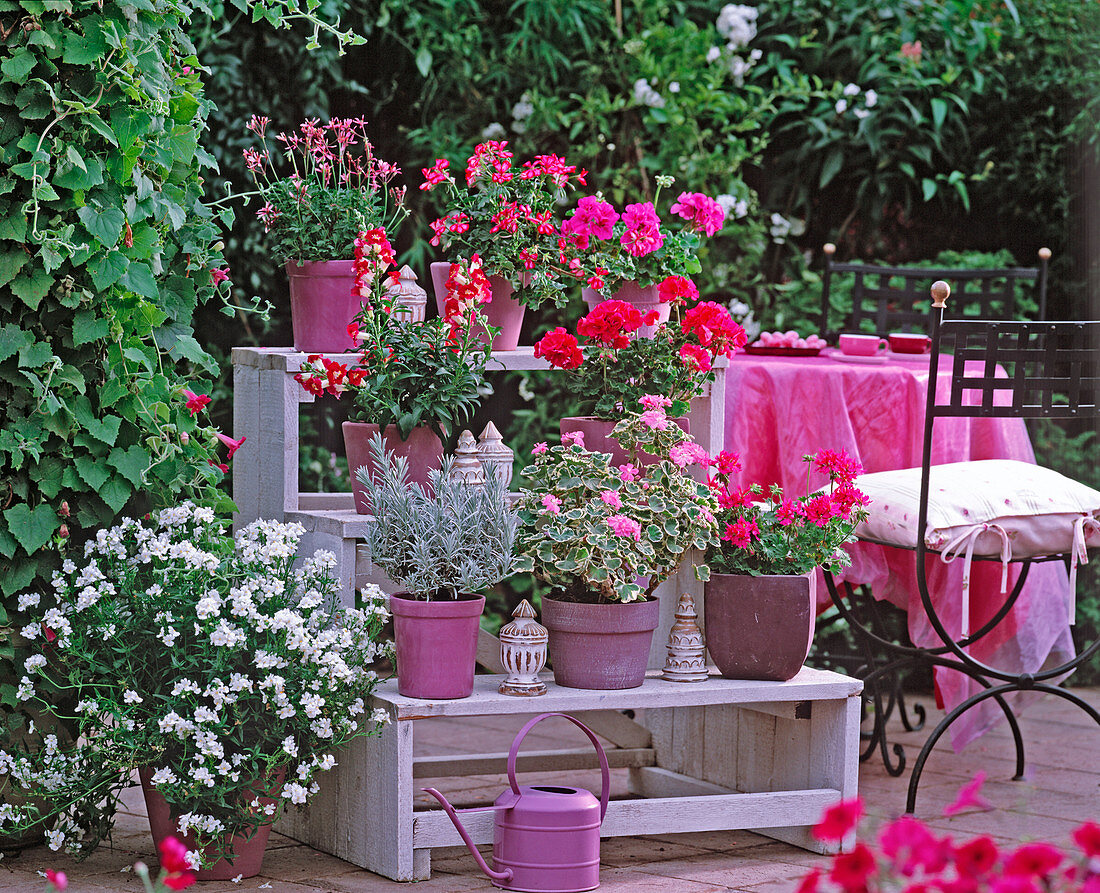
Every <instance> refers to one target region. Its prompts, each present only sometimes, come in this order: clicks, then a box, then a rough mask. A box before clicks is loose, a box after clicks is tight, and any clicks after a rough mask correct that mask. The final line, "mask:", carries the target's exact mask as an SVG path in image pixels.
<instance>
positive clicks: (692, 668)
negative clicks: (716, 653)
mask: <svg viewBox="0 0 1100 893" xmlns="http://www.w3.org/2000/svg"><path fill="white" fill-rule="evenodd" d="M698 616H699V615H698V614H696V612H695V599H694V598H693V597H692V595H691V593H690V592H685V593H684V594H683V595H681V596H680V603H679V604H678V605H677V606H676V622H675V623H674V624H672V629H671V630H670V631H669V634H668V658H667V659H666V660H665V669H664V672H663V673H662V674H661V677H662V678H663V679H667V680H668V681H669V682H705V681H706V680H707V661H706V653H707V652H706V648H705V647H704V645H703V634H702V632H700V630H699V624H698V623H697V622H696V619H697V618H698Z"/></svg>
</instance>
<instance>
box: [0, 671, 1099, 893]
mask: <svg viewBox="0 0 1100 893" xmlns="http://www.w3.org/2000/svg"><path fill="white" fill-rule="evenodd" d="M1076 691H1077V692H1078V693H1079V694H1081V695H1082V696H1083V697H1085V698H1086V699H1087V700H1088V701H1089V703H1090V704H1092V705H1093V706H1094V707H1096V708H1098V709H1100V689H1076ZM916 701H917V702H918V703H922V704H924V706H925V707H926V709H928V712H929V722H930V723H933V722H935V721H937V720H938V718H939V717H940V716H941V715H942V714H941V713H940V712H939V711H937V710H936V709H935V707H934V706H932V705H931V704H930V703H929V702H930V699H928V698H919V697H918V698H917V699H916ZM459 722H463V730H462V731H463V737H462V740H463V745H464V749H465V746H467V745H473V746H475V747H476V746H477V744H476V741H477V739H478V738H483V739H484V740H485V741H486V743H487V746H486V747H485V749H486V750H495V749H498V747H499V744H500V742H501V741H502V740H510V739H511V737H512V735H513V734H514V732H515V730H516V729H517V728H518V726H519V724H520V720H519V719H518V718H516V717H511V718H509V719H508V720H507V726H506V727H505V725H504V724H503V723H504V721H501V722H502V725H500V726H497V725H494V721H493V720H492V718H487V717H479V718H477V719H471V720H466V721H461V720H448V721H446V722H445V723H444V722H440V721H438V720H421V721H420V724H419V725H418V733H419V735H418V737H419V740H421V741H423V742H425V743H426V750H431V751H433V752H441V753H446V752H447V751H448V750H451V751H452V752H453V751H454V750H455V748H453V746H450V747H449V745H452V744H453V742H454V741H455V740H456V724H457V723H459ZM1020 725H1021V728H1022V730H1023V735H1024V745H1025V752H1026V754H1027V757H1028V771H1027V778H1026V779H1025V780H1024V781H1019V782H1014V781H1011V780H1010V779H1011V776H1012V774H1013V771H1014V756H1013V749H1012V739H1011V736H1010V735H1009V733H1008V731H1007V728H1006V727H1004V726H1003V724H1002V726H1001V727H999V728H998V729H996V730H994V731H992V732H990V733H988V734H987V735H985V736H984V737H983V738H981V739H980V740H978V741H977V742H975V743H974V744H972V745H971V746H970V747H968V748H967V749H966V750H964V751H963V753H961V754H954V753H952V752H951V750H950V748H949V747H948V746H946V745H945V744H944V743H942V742H941V745H940V748H938V749H937V751H936V752H935V753H934V754H933V755H932V757H931V758H930V759H929V760H928V763H927V765H926V766H925V770H924V775H923V778H922V781H921V787H920V792H919V796H918V800H917V816H918V817H919V818H922V819H924V820H925V821H926V822H927V823H928V824H929V825H931V826H932V827H933V828H935V829H937V830H938V831H940V832H950V833H951V834H953V835H955V836H957V837H968V836H970V835H973V834H989V835H991V836H993V837H994V838H995V839H996V840H997V841H998V842H1000V843H1013V842H1017V843H1018V842H1020V841H1022V840H1035V839H1042V840H1048V841H1051V842H1054V843H1059V844H1062V845H1068V843H1069V839H1070V837H1069V835H1070V832H1071V831H1072V830H1073V828H1074V827H1075V826H1076V825H1077V824H1080V823H1081V822H1082V821H1085V820H1088V819H1093V820H1095V819H1100V771H1098V770H1097V768H1096V767H1097V765H1100V729H1098V728H1096V726H1095V723H1093V722H1092V720H1091V719H1090V718H1089V717H1088V716H1087V715H1085V713H1083V712H1082V711H1080V710H1078V709H1077V708H1075V707H1073V706H1072V705H1070V704H1068V703H1067V702H1065V701H1063V700H1062V699H1059V698H1054V697H1051V696H1049V695H1033V696H1032V698H1031V703H1030V704H1029V705H1028V706H1027V709H1026V710H1025V711H1024V714H1023V716H1022V718H1021V723H1020ZM930 727H931V726H929V728H930ZM543 728H544V727H542V726H540V727H539V728H537V729H536V730H534V731H533V732H532V734H531V736H529V739H528V740H529V744H528V746H529V747H531V748H533V749H538V748H540V747H552V746H555V745H558V746H561V744H562V743H564V738H565V736H567V735H570V734H571V730H570V729H567V728H565V727H564V724H561V725H559V726H557V727H556V728H555V727H554V726H550V727H548V728H547V731H548V732H549V734H547V732H543V731H542V729H543ZM898 728H899V729H900V726H899V727H898ZM922 734H927V733H926V732H925V733H920V732H914V733H904V734H898V735H896V740H897V741H898V742H899V743H902V744H909V745H918V746H919V743H920V742H921V741H922V740H923V738H922ZM574 740H576V741H577V743H580V742H581V741H583V740H584V739H583V738H581V739H573V738H570V742H573V741H574ZM916 749H917V748H916V747H913V746H910V747H909V748H908V754H909V759H910V765H911V763H912V760H913V759H914V758H915V756H916ZM980 770H985V771H986V772H987V774H988V778H987V780H986V782H985V784H984V786H983V788H982V790H981V793H982V795H983V796H984V797H985V798H986V799H988V800H989V801H990V802H991V803H992V804H993V807H992V808H991V809H988V810H982V809H969V810H967V811H964V812H962V813H960V814H958V815H955V816H952V817H951V818H944V817H943V815H942V812H943V808H944V806H945V805H947V804H949V803H951V802H952V801H953V800H954V799H955V795H956V793H957V791H958V789H959V788H960V787H961V786H962V785H963V784H965V783H966V782H967V781H969V780H970V779H971V778H972V777H973V776H974V774H975V773H976V772H978V771H980ZM616 772H617V773H618V776H617V777H616V779H615V784H614V785H613V788H612V796H614V795H615V790H616V788H618V790H619V793H622V792H623V789H624V784H625V779H624V777H623V775H622V773H624V772H625V770H616ZM554 777H557V778H561V777H562V776H561V775H558V776H553V775H541V776H540V775H539V774H538V773H531V774H528V775H526V776H524V778H525V780H534V779H538V780H539V781H540V782H542V783H545V781H546V780H548V779H551V778H554ZM568 777H569V779H570V780H571V781H572V782H575V783H580V784H588V785H589V786H590V787H595V786H597V785H598V783H599V780H598V776H597V775H596V774H593V773H576V772H574V773H570V774H569V776H568ZM908 777H909V771H908V769H907V770H906V772H905V773H904V774H903V775H902V776H901V777H900V778H891V777H889V775H887V773H886V772H885V770H884V769H883V768H882V763H881V761H880V760H870V761H868V762H867V763H864V764H863V765H862V766H861V767H860V776H859V788H860V793H861V795H862V796H863V797H864V800H865V802H866V807H867V812H868V817H867V818H866V819H865V820H864V823H863V825H862V826H861V836H863V837H866V836H869V835H870V833H871V832H873V830H874V828H875V827H876V826H877V825H878V824H880V823H881V822H883V821H884V820H888V819H890V818H893V817H895V816H897V815H898V814H900V813H901V811H902V810H903V809H904V806H905V792H906V786H907V784H908ZM505 783H506V782H504V781H502V779H501V778H499V777H494V776H478V777H476V778H472V779H464V780H462V781H460V782H456V783H452V784H450V785H446V784H441V785H440V787H441V788H442V789H444V790H445V791H446V792H448V793H449V794H451V795H452V796H453V798H454V799H455V800H456V801H457V802H458V803H461V804H462V805H475V804H485V803H489V802H492V800H493V799H494V798H495V797H496V795H497V794H498V793H499V792H500V790H501V789H502V787H503V786H504V784H505ZM423 796H425V798H426V796H427V795H423ZM126 803H127V808H126V811H125V812H124V813H123V814H122V815H120V816H119V821H118V823H117V826H116V829H115V835H114V845H113V848H109V847H106V846H104V847H102V848H101V849H100V850H99V851H97V852H96V853H95V854H93V855H92V856H91V857H90V858H89V859H87V860H86V861H84V862H82V863H76V862H73V861H72V860H71V859H70V858H69V857H67V856H61V855H59V854H56V853H52V852H50V851H49V850H48V849H46V848H45V847H38V848H35V849H30V850H26V851H24V852H23V853H22V854H20V855H18V856H9V857H7V858H5V859H4V860H3V862H0V890H11V891H16V890H18V891H28V893H31V891H41V890H44V889H45V882H44V881H43V880H42V878H41V877H39V876H38V872H40V871H43V870H44V869H45V868H47V867H51V868H55V869H61V870H64V871H65V872H66V873H67V874H68V876H69V890H70V891H73V893H105V891H130V893H138V891H140V890H141V889H142V886H141V883H140V881H139V879H138V878H137V877H136V876H135V875H134V874H133V873H132V871H130V866H131V865H132V863H133V862H135V861H136V860H138V859H143V860H145V861H146V862H149V863H150V864H155V856H154V855H153V848H152V842H151V840H150V838H149V831H148V825H147V823H146V820H145V815H144V803H143V802H142V797H141V793H140V790H139V789H137V788H132V789H131V790H130V791H129V792H128V796H127V799H126ZM821 860H822V857H820V856H816V855H814V854H812V853H807V852H804V851H802V850H799V849H797V848H795V847H793V846H789V845H787V844H784V843H779V842H776V841H773V840H770V839H768V838H766V837H762V836H759V835H757V834H753V833H751V832H747V831H727V832H707V833H696V834H668V835H657V836H650V837H625V838H611V839H608V840H605V841H603V847H602V870H601V875H600V879H601V888H600V889H601V890H603V891H607V893H612V891H639V893H657V891H667V893H673V891H675V893H712V891H723V890H745V891H754V893H786V891H792V890H794V888H795V887H796V886H797V882H798V880H799V879H800V878H801V877H802V875H803V874H804V873H805V872H806V870H807V869H808V867H809V866H811V865H813V864H816V863H818V862H820V861H821ZM197 889H199V890H201V891H210V893H215V891H222V890H271V891H273V893H376V891H377V893H382V891H391V890H400V889H405V890H408V889H413V888H410V887H409V886H408V885H404V884H397V883H394V882H392V881H388V880H386V879H384V878H381V877H378V876H377V875H374V874H371V873H369V872H366V871H362V870H360V869H357V868H356V867H355V866H353V865H350V864H348V863H346V862H342V861H340V860H339V859H335V858H333V857H332V856H328V855H324V854H322V853H318V852H316V851H314V850H311V849H309V848H308V847H305V846H302V845H299V844H296V843H295V842H294V841H292V840H290V839H289V838H286V837H283V836H281V835H279V834H272V836H271V842H270V844H269V846H268V852H267V856H266V858H265V860H264V868H263V873H262V875H261V876H259V877H256V878H252V879H249V880H246V881H242V882H241V883H239V884H233V883H231V882H225V881H222V882H214V881H211V882H208V883H204V884H202V885H200V886H198V887H197ZM492 889H494V888H493V887H492V886H491V885H490V884H489V882H488V881H487V880H486V879H484V878H483V877H482V876H481V875H480V873H479V872H478V871H477V868H476V866H475V865H474V861H473V859H471V858H470V857H469V855H468V853H467V852H466V851H465V850H464V849H457V848H454V849H444V850H436V851H434V853H433V859H432V878H431V880H429V881H424V882H422V883H420V884H417V885H416V887H415V890H417V891H424V893H428V891H467V890H470V891H473V890H492Z"/></svg>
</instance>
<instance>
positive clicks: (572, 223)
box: [561, 195, 619, 250]
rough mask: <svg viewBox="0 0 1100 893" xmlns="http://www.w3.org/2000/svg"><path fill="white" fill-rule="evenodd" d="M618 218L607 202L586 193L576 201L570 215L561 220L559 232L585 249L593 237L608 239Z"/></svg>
mask: <svg viewBox="0 0 1100 893" xmlns="http://www.w3.org/2000/svg"><path fill="white" fill-rule="evenodd" d="M618 220H619V214H618V212H617V211H616V210H615V209H614V208H613V207H612V206H611V205H610V204H609V203H608V202H605V201H602V200H601V199H599V198H597V197H596V196H594V195H586V196H584V198H582V199H581V200H580V201H578V202H577V209H576V210H575V211H574V212H573V214H572V216H570V217H567V218H566V219H565V220H563V221H562V224H561V234H562V236H563V237H564V238H566V239H568V240H569V241H570V242H572V243H573V244H574V245H575V246H576V247H578V248H580V249H582V250H587V248H588V246H589V244H590V242H591V240H592V239H593V238H596V239H610V238H611V236H612V235H614V231H615V224H616V223H617V222H618Z"/></svg>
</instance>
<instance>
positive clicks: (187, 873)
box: [157, 836, 195, 890]
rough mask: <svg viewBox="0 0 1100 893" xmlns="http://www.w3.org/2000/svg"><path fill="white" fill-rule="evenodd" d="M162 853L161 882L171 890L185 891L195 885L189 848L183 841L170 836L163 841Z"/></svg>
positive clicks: (161, 845)
mask: <svg viewBox="0 0 1100 893" xmlns="http://www.w3.org/2000/svg"><path fill="white" fill-rule="evenodd" d="M157 851H158V852H159V853H160V871H161V878H160V882H161V883H162V884H164V886H165V887H167V888H168V889H169V890H185V889H187V888H188V887H190V886H191V885H192V884H193V883H195V870H194V869H193V868H192V867H191V863H190V862H188V861H187V847H186V846H185V845H184V843H183V841H181V840H179V839H178V838H176V837H172V836H168V837H166V838H164V840H162V841H161V842H160V843H159V844H158V846H157Z"/></svg>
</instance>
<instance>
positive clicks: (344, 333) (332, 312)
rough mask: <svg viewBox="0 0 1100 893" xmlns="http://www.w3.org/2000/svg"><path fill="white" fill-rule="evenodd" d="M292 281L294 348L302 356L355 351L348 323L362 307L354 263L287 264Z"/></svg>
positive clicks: (291, 317) (288, 275) (337, 261)
mask: <svg viewBox="0 0 1100 893" xmlns="http://www.w3.org/2000/svg"><path fill="white" fill-rule="evenodd" d="M286 275H287V278H288V279H289V280H290V321H291V325H292V327H293V329H294V349H295V350H300V351H301V352H302V353H345V352H347V351H349V350H354V349H355V347H356V344H355V342H354V341H353V340H352V338H351V336H350V335H349V334H348V323H350V322H351V321H352V320H353V319H354V318H355V315H356V314H357V313H358V312H359V308H360V306H361V302H360V299H359V297H358V296H357V295H353V294H352V287H353V286H354V285H355V261H353V260H326V261H307V262H306V263H304V264H302V265H300V266H299V265H298V264H296V263H294V262H293V261H289V260H288V261H287V262H286Z"/></svg>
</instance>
